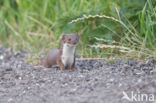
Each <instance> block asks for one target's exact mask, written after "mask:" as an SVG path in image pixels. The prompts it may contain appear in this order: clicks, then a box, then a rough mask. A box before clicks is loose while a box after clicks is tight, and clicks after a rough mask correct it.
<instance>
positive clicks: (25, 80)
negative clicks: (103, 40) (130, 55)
mask: <svg viewBox="0 0 156 103" xmlns="http://www.w3.org/2000/svg"><path fill="white" fill-rule="evenodd" d="M26 58H27V53H26V52H13V50H12V49H10V48H4V47H0V103H129V102H130V103H135V102H136V101H141V100H142V99H143V101H141V102H139V103H142V102H145V103H146V102H147V103H149V102H150V101H152V102H151V103H156V60H153V59H151V60H148V61H144V62H137V61H134V60H129V61H126V60H114V63H109V62H106V61H107V60H106V59H104V60H76V69H75V71H70V70H65V71H61V70H60V69H59V67H57V66H56V67H53V68H49V69H48V68H44V67H43V66H42V65H38V66H33V65H32V64H28V63H26ZM143 94H144V95H146V97H147V98H146V97H145V98H141V96H142V95H143ZM125 95H127V96H128V97H129V100H128V99H125V98H124V97H123V96H125ZM152 96H153V97H152ZM153 99H154V100H155V101H154V100H153Z"/></svg>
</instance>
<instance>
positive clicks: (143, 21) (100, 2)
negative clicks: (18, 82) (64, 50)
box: [0, 0, 156, 59]
mask: <svg viewBox="0 0 156 103" xmlns="http://www.w3.org/2000/svg"><path fill="white" fill-rule="evenodd" d="M84 15H86V16H88V15H91V16H90V17H85V16H84ZM95 15H98V16H96V17H94V16H95ZM102 15H103V17H100V16H102ZM112 17H113V18H112ZM78 18H82V19H81V20H77V19H78ZM72 20H77V21H76V22H73V23H70V22H71V21H72ZM64 33H79V34H80V39H81V41H80V44H79V46H78V53H79V54H80V55H82V56H83V57H94V58H103V57H108V56H110V57H114V56H115V57H116V56H117V57H129V58H134V59H148V58H152V57H154V58H156V2H154V0H141V1H140V0H90V1H87V0H41V1H40V0H1V1H0V45H5V46H9V47H13V48H16V49H20V50H23V49H26V50H29V51H30V52H31V53H32V55H33V56H31V58H33V59H35V58H36V59H38V58H39V56H40V55H41V54H45V53H46V52H47V51H49V50H50V49H53V48H58V47H59V46H60V36H61V35H62V34H64ZM96 46H97V47H96ZM111 46H112V47H111ZM123 47H125V48H126V49H125V48H123Z"/></svg>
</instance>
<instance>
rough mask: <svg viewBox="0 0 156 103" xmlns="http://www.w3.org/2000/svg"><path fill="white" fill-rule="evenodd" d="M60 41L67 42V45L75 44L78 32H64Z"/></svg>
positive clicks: (77, 40) (77, 39)
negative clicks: (68, 33)
mask: <svg viewBox="0 0 156 103" xmlns="http://www.w3.org/2000/svg"><path fill="white" fill-rule="evenodd" d="M62 42H63V44H67V45H68V46H70V47H72V46H76V45H77V44H78V42H79V35H78V34H70V35H67V34H64V35H63V36H62Z"/></svg>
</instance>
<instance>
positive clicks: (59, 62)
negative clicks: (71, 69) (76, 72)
mask: <svg viewBox="0 0 156 103" xmlns="http://www.w3.org/2000/svg"><path fill="white" fill-rule="evenodd" d="M58 65H59V66H60V69H61V70H65V66H64V64H63V63H62V61H61V59H59V60H58Z"/></svg>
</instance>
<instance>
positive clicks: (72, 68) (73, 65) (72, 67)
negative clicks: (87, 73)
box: [71, 58, 75, 71]
mask: <svg viewBox="0 0 156 103" xmlns="http://www.w3.org/2000/svg"><path fill="white" fill-rule="evenodd" d="M74 69H75V58H74V62H73V64H72V66H71V70H72V71H74Z"/></svg>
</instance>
